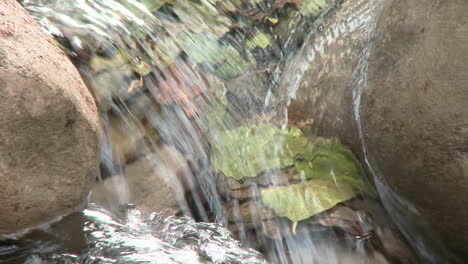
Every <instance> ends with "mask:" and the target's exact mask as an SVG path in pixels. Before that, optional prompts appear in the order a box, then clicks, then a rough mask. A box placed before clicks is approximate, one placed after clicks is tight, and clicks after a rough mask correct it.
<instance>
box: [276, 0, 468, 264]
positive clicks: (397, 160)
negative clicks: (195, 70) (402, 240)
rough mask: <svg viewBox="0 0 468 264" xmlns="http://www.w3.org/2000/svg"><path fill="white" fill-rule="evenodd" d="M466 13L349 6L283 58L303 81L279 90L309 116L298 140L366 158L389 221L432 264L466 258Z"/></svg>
mask: <svg viewBox="0 0 468 264" xmlns="http://www.w3.org/2000/svg"><path fill="white" fill-rule="evenodd" d="M467 11H468V2H466V1H463V0H455V1H450V3H449V2H443V3H442V2H439V1H429V0H423V1H417V0H408V1H397V0H382V1H375V2H373V1H368V0H358V1H347V2H345V3H343V5H342V7H341V9H339V10H337V11H336V12H335V13H334V14H333V15H332V16H330V17H328V18H325V19H324V21H323V22H322V28H323V29H322V30H321V31H320V30H319V31H318V33H317V34H316V35H315V36H314V37H313V38H311V39H310V40H309V42H308V43H307V44H306V45H305V46H304V48H303V49H302V50H301V51H300V52H299V55H298V56H297V57H296V59H295V60H293V61H291V65H293V66H292V67H291V69H290V70H289V73H296V75H297V76H299V78H302V77H303V78H302V79H299V80H294V79H292V78H289V79H284V80H282V83H281V85H280V87H281V88H282V89H287V91H288V92H289V93H290V94H292V99H293V100H292V101H291V105H290V107H289V109H288V110H289V116H290V117H291V118H299V119H301V120H305V119H306V118H313V119H314V124H313V125H310V126H308V127H306V128H305V130H306V134H308V135H309V136H317V135H319V136H324V137H331V136H336V137H338V138H340V140H341V141H342V142H343V143H344V144H345V145H347V146H350V147H351V148H352V149H353V151H354V152H355V153H356V154H357V155H358V156H360V160H361V161H362V162H365V161H366V159H367V161H368V164H369V165H370V167H368V172H369V175H370V176H371V177H372V178H373V180H375V182H376V183H377V185H378V187H379V192H380V195H381V198H382V201H383V203H384V204H385V206H386V208H387V210H389V213H390V215H391V216H392V217H393V219H394V220H395V221H396V223H397V225H399V226H400V227H402V226H405V227H404V228H403V229H402V230H403V233H405V234H406V236H407V239H410V240H413V244H414V246H415V247H416V250H417V251H419V253H421V254H422V255H423V258H424V255H425V254H426V253H428V252H429V253H428V254H426V257H428V258H426V260H429V259H430V258H433V257H435V258H436V259H435V260H434V259H432V260H431V261H433V262H440V261H446V260H447V256H449V255H451V254H450V253H448V252H443V249H441V248H443V247H445V246H447V247H448V249H449V250H450V251H452V252H455V253H457V254H458V255H460V256H463V257H467V256H468V250H467V247H466V244H467V243H468V221H467V219H468V212H467V210H466V208H465V207H466V201H467V200H468V154H467V153H468V151H467V150H468V144H467V142H468V126H467V124H468V123H467V120H468V108H467V103H468V46H467V45H466V43H468V28H467V27H466V26H465V25H466V24H467V23H468V17H467V16H466V12H467ZM343 25H345V26H343ZM318 47H322V48H318ZM304 59H307V62H308V64H307V65H308V66H307V67H304V66H303V65H304V63H303V62H304ZM301 62H302V63H301ZM317 65H320V66H317ZM301 67H302V68H301ZM298 72H299V73H302V75H301V74H297V73H298ZM285 76H288V72H286V74H285ZM294 89H296V90H294ZM364 149H365V151H366V153H364V151H363V150H364ZM369 168H372V169H369ZM389 194H390V195H389ZM401 201H403V202H401ZM411 208H413V209H411ZM424 222H427V223H428V227H427V226H426V227H424V225H423V224H422V223H424ZM455 234H456V235H455ZM438 242H441V244H443V245H442V246H440V245H439V246H437V244H438ZM424 243H426V246H429V248H430V249H429V250H427V248H426V249H424V248H425V246H421V245H423V244H424ZM436 249H437V250H436ZM424 250H427V251H428V252H423V251H424ZM436 251H437V252H442V253H436V254H441V256H442V257H441V259H437V257H436V256H434V255H432V253H433V252H436ZM444 254H446V256H445V257H444V256H443V255H444ZM455 262H456V261H455V260H451V263H455Z"/></svg>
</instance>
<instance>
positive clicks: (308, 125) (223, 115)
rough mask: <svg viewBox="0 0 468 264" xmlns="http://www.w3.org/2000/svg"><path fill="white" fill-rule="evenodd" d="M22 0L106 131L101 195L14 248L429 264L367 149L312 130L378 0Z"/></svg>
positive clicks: (144, 258) (185, 258) (160, 259)
mask: <svg viewBox="0 0 468 264" xmlns="http://www.w3.org/2000/svg"><path fill="white" fill-rule="evenodd" d="M20 2H21V3H22V4H23V6H24V7H25V8H26V9H27V10H28V11H29V12H30V13H31V15H32V16H33V17H34V18H35V19H36V20H37V21H38V23H39V24H40V25H41V27H42V28H43V30H44V31H46V32H47V33H48V34H50V35H52V36H54V38H55V40H56V41H57V45H59V46H60V47H61V48H62V49H63V50H64V51H65V52H66V53H67V55H68V56H69V57H70V58H71V60H72V61H73V62H74V64H75V65H76V67H77V68H78V70H79V71H80V73H81V75H82V77H83V79H84V80H85V82H86V83H87V85H88V87H89V88H90V91H91V92H92V94H93V96H94V98H95V99H96V102H97V104H98V108H99V111H100V113H101V115H102V123H103V126H104V128H105V131H106V137H105V140H104V144H103V147H102V155H101V159H102V164H101V173H100V175H98V177H97V181H98V185H97V187H96V188H95V189H94V190H93V193H92V195H91V202H92V205H91V207H89V208H88V209H86V210H85V211H83V212H82V213H81V214H79V213H78V214H74V215H72V216H69V217H66V218H64V219H63V220H62V221H60V222H58V223H56V224H53V225H52V226H51V227H49V228H46V229H45V230H40V231H36V232H33V233H31V234H30V235H29V236H27V237H25V238H22V239H20V240H12V241H11V243H10V244H9V245H5V246H2V245H0V259H1V258H7V259H8V261H16V262H8V263H21V261H26V263H77V262H80V263H263V262H264V260H263V258H262V257H261V256H260V255H259V254H258V253H256V252H255V251H253V250H251V249H246V248H247V247H252V248H254V249H256V250H259V251H260V252H262V253H263V254H264V255H265V256H266V257H267V259H268V260H269V261H270V262H272V263H389V259H392V258H396V259H399V260H401V259H403V260H406V261H407V263H416V260H415V258H414V256H413V252H412V249H411V247H410V246H408V244H407V243H406V241H405V239H404V238H403V237H402V236H401V234H400V232H399V230H398V229H397V228H395V226H394V225H393V223H392V222H391V221H389V219H390V218H389V216H388V215H387V213H386V212H385V211H384V210H383V208H382V206H381V205H380V203H379V201H378V199H377V197H376V193H375V190H374V189H373V187H372V186H371V184H370V183H369V182H368V181H367V179H366V178H365V177H364V171H363V170H362V167H361V165H360V164H359V162H358V161H357V159H356V158H355V156H354V154H353V153H352V152H351V151H350V150H349V149H347V148H346V147H345V146H343V145H341V144H340V143H339V142H338V141H337V140H335V139H324V138H320V137H316V133H305V132H304V131H306V130H307V129H309V130H310V129H312V124H315V123H319V122H321V121H322V120H323V119H324V118H325V114H326V113H327V110H328V109H329V108H331V107H339V105H340V102H339V101H335V100H334V99H335V98H339V97H340V96H339V95H341V94H343V93H345V92H348V90H347V89H348V86H347V85H343V86H340V87H335V86H330V87H328V86H327V83H325V84H323V83H321V82H322V80H323V79H324V78H322V77H324V76H326V75H330V74H332V75H336V76H340V74H343V75H344V74H346V73H348V72H352V71H354V70H355V67H354V65H355V63H353V62H358V61H359V58H361V55H362V54H363V53H364V52H365V48H366V44H365V43H367V42H368V40H369V39H370V32H371V31H372V23H373V22H374V21H375V19H376V16H377V15H378V12H376V10H377V9H378V5H379V4H378V3H379V1H372V0H356V1H335V0H329V1H325V0H308V1H293V0H291V1H270V0H264V1H242V0H239V1H237V0H232V1H216V0H201V1H185V0H160V1H158V0H154V1H146V0H141V1H137V0H80V1H63V0H23V1H20ZM343 6H345V8H342V7H343ZM349 65H352V66H349ZM356 69H364V70H365V68H364V67H362V66H359V65H358V67H357V68H356ZM311 74H312V75H314V76H317V78H315V79H310V78H307V75H311ZM310 80H315V81H316V82H315V83H312V82H311V81H310ZM303 86H307V87H312V88H313V89H312V88H311V89H310V93H309V94H307V95H306V96H304V95H303V94H300V90H301V89H300V88H301V87H303ZM318 87H321V88H320V89H319V88H318ZM354 92H355V94H354V96H355V102H356V104H357V105H356V106H355V109H354V110H355V111H356V112H355V114H356V118H359V112H358V109H359V105H358V103H359V90H356V91H354ZM302 97H307V100H309V101H308V102H309V104H310V109H308V110H307V111H308V113H309V116H307V118H303V117H302V116H301V118H294V115H300V114H301V113H296V112H294V111H290V108H289V106H290V103H291V102H292V101H293V100H296V99H297V100H302V99H305V98H302ZM325 97H326V98H331V99H332V100H323V98H325ZM337 100H338V99H337ZM310 113H313V114H310ZM296 119H297V120H296ZM339 121H340V120H338V121H337V122H339ZM358 121H359V120H358ZM358 123H359V122H358ZM312 130H313V129H312ZM306 136H307V137H306ZM292 197H294V199H293V198H292ZM129 204H134V206H136V208H138V210H137V209H128V206H129ZM103 208H105V209H103ZM291 208H293V209H291ZM154 211H161V212H162V213H164V214H165V216H162V215H155V214H151V212H154ZM168 215H170V217H167V216H168ZM174 215H176V216H177V217H181V216H190V217H193V218H194V219H195V220H196V221H199V222H195V221H194V220H192V219H190V218H185V217H182V218H177V217H173V216H174ZM207 222H215V223H218V224H213V223H207ZM219 224H222V225H223V226H225V227H226V228H228V229H229V231H230V232H231V233H232V234H233V235H234V237H235V238H237V239H239V240H240V241H241V242H242V246H243V247H244V248H243V249H242V248H241V247H240V245H239V244H237V242H234V241H233V240H231V239H230V238H229V234H230V233H229V232H228V231H227V230H226V229H223V228H221V227H220V226H219ZM71 226H72V227H73V231H66V230H65V229H69V228H70V227H71ZM63 227H65V229H64V228H63ZM69 232H76V234H75V235H73V236H74V238H69V237H68V238H67V236H68V235H70V234H71V233H69ZM62 234H65V238H62V237H61V235H62ZM40 244H42V245H46V246H39V245H40ZM70 245H71V246H70ZM388 248H391V249H395V250H394V251H391V250H390V251H389V250H388Z"/></svg>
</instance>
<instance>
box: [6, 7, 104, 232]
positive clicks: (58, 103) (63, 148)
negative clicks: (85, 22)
mask: <svg viewBox="0 0 468 264" xmlns="http://www.w3.org/2000/svg"><path fill="white" fill-rule="evenodd" d="M0 6H2V8H1V10H0V102H1V103H0V182H1V186H2V188H1V190H0V201H1V202H0V204H1V206H0V235H5V234H10V233H14V232H18V231H20V230H23V229H25V228H32V227H36V226H38V225H41V224H44V223H46V222H49V221H52V220H54V219H56V218H57V217H59V216H63V215H67V214H70V213H72V212H75V211H77V210H80V209H81V208H82V207H83V206H84V204H85V200H86V197H87V195H88V192H89V190H90V189H91V186H92V184H93V182H94V181H95V179H96V175H97V170H98V164H99V155H98V151H99V133H100V132H99V126H100V125H99V121H98V115H97V110H96V106H95V104H94V101H93V99H92V97H91V95H90V93H89V92H88V90H87V88H86V87H85V85H84V83H83V82H82V80H81V78H80V76H79V74H78V72H77V71H76V69H75V68H74V67H73V65H72V63H71V62H70V61H69V60H68V59H67V58H66V56H65V54H63V52H61V51H60V50H59V49H58V48H57V47H56V46H55V45H54V44H53V42H52V39H51V38H48V37H46V36H45V35H44V34H43V33H42V32H41V30H40V28H39V26H38V25H36V24H35V22H34V21H33V19H32V18H30V17H29V15H28V14H27V13H26V11H24V10H23V9H22V8H21V6H20V5H19V4H18V3H17V2H16V1H13V0H1V1H0Z"/></svg>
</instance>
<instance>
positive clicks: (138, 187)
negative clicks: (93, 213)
mask: <svg viewBox="0 0 468 264" xmlns="http://www.w3.org/2000/svg"><path fill="white" fill-rule="evenodd" d="M191 177H192V173H191V171H190V168H189V165H188V163H187V160H186V159H185V158H184V156H183V155H182V154H181V153H180V152H179V151H178V150H177V149H175V148H174V147H169V146H166V145H164V146H162V147H160V148H158V149H157V151H156V152H155V153H150V154H147V155H146V156H145V157H142V158H140V159H138V160H136V161H135V162H133V163H130V164H128V165H127V166H126V167H125V176H123V175H116V176H113V177H109V178H107V179H106V180H104V181H103V182H102V183H100V184H98V185H97V186H96V188H95V189H94V190H93V194H92V197H91V201H92V202H95V203H97V204H98V205H101V206H104V207H105V208H107V209H109V210H111V211H112V212H114V213H118V212H119V211H120V210H121V209H122V208H124V206H125V205H126V204H128V203H131V204H134V205H135V206H136V207H137V208H138V210H140V211H141V212H142V213H143V214H149V213H152V212H158V213H163V214H165V215H168V216H169V215H177V214H179V213H180V212H181V211H182V210H183V211H184V212H188V210H187V205H186V202H185V192H186V191H187V190H189V189H193V186H194V183H193V179H192V178H191Z"/></svg>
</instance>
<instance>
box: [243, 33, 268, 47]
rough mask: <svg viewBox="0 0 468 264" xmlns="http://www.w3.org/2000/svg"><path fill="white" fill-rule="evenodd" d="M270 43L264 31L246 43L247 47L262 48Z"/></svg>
mask: <svg viewBox="0 0 468 264" xmlns="http://www.w3.org/2000/svg"><path fill="white" fill-rule="evenodd" d="M268 45H270V37H269V36H268V35H267V34H265V33H259V34H257V35H255V36H254V37H253V38H251V39H249V40H248V41H247V43H246V46H247V48H248V49H253V48H255V47H260V48H262V49H264V48H266V47H268Z"/></svg>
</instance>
